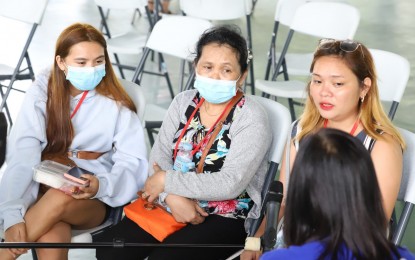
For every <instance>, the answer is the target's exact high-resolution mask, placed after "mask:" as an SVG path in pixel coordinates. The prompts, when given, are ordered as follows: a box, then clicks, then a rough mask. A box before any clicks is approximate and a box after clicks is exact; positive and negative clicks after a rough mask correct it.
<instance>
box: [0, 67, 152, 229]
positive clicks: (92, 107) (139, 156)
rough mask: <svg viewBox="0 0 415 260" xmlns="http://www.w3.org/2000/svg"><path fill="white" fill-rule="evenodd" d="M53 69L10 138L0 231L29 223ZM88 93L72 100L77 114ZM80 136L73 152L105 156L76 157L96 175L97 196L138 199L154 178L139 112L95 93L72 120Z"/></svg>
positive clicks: (31, 95) (37, 85)
mask: <svg viewBox="0 0 415 260" xmlns="http://www.w3.org/2000/svg"><path fill="white" fill-rule="evenodd" d="M48 74H49V71H43V72H42V73H41V74H40V75H38V77H37V79H36V81H35V82H34V83H33V85H32V86H31V87H30V88H29V90H28V91H27V93H26V95H25V99H24V102H23V104H22V107H21V109H20V112H19V115H18V117H17V120H16V122H15V124H14V125H13V127H12V129H11V133H10V135H9V137H8V140H7V154H6V162H7V168H6V170H5V172H4V176H3V178H2V180H1V183H0V230H1V229H3V230H6V229H7V228H9V227H10V226H12V225H14V224H17V223H20V222H24V220H23V216H24V215H25V213H26V210H27V209H28V207H29V206H30V205H32V204H33V203H34V202H35V200H36V198H37V195H38V190H39V184H38V183H37V182H34V181H33V179H32V177H33V166H35V165H36V164H38V163H39V162H40V157H41V152H42V150H43V149H44V148H45V147H46V144H47V139H46V129H45V124H46V100H47V94H46V92H47V84H48ZM81 96H82V94H80V95H78V96H76V97H73V98H72V99H71V111H72V110H73V109H74V108H75V106H76V105H77V103H78V101H79V99H80V98H81ZM72 125H73V127H74V131H75V136H74V138H73V141H72V144H71V146H70V150H80V151H93V152H103V153H105V154H103V155H102V156H101V157H99V158H98V159H96V160H82V159H77V158H71V159H73V161H74V162H75V163H76V164H77V165H78V166H79V167H82V168H84V169H86V170H88V171H91V172H93V173H95V176H96V177H97V178H98V179H99V190H98V192H97V194H96V196H95V198H97V199H99V200H101V201H103V202H104V203H106V204H108V205H110V206H112V207H115V206H120V205H123V204H125V203H127V202H129V201H131V200H132V199H134V198H135V197H136V193H137V191H138V190H140V189H142V187H143V185H144V182H145V180H146V179H147V177H148V161H147V151H146V146H145V141H144V133H143V127H142V125H141V123H140V120H139V118H138V116H137V114H136V113H134V112H132V111H131V110H129V109H128V108H126V107H124V106H121V105H120V104H118V103H117V102H115V101H114V100H112V99H110V98H107V97H105V96H102V95H100V94H98V93H96V92H95V91H89V93H88V94H87V96H86V98H85V100H84V101H83V103H82V104H81V106H80V108H79V110H78V112H77V113H76V114H75V116H74V117H73V118H72Z"/></svg>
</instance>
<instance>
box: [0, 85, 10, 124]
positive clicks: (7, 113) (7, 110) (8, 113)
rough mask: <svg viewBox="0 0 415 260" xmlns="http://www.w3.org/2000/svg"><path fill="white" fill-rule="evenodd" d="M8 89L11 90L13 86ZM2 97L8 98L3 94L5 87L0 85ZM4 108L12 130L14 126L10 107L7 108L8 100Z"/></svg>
mask: <svg viewBox="0 0 415 260" xmlns="http://www.w3.org/2000/svg"><path fill="white" fill-rule="evenodd" d="M8 87H10V88H11V86H8ZM0 95H1V97H2V99H5V98H7V97H5V95H4V92H3V85H0ZM3 108H4V110H5V111H6V116H7V120H8V121H9V125H10V128H11V127H12V126H13V121H12V116H11V115H10V110H9V107H8V106H7V100H5V101H4V106H3ZM0 111H1V110H0Z"/></svg>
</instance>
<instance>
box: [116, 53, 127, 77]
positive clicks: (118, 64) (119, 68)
mask: <svg viewBox="0 0 415 260" xmlns="http://www.w3.org/2000/svg"><path fill="white" fill-rule="evenodd" d="M114 58H115V63H116V64H117V66H118V70H119V71H120V76H121V78H122V79H125V76H124V72H123V70H122V68H121V63H120V59H119V58H118V55H117V54H116V53H114Z"/></svg>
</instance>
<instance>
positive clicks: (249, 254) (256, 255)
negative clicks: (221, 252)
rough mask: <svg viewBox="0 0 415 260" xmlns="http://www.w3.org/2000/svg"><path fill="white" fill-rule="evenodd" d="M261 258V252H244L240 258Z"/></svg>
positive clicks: (242, 259) (253, 259) (255, 259)
mask: <svg viewBox="0 0 415 260" xmlns="http://www.w3.org/2000/svg"><path fill="white" fill-rule="evenodd" d="M260 256H261V251H251V250H244V251H243V252H242V254H241V256H240V259H241V260H257V259H259V257H260Z"/></svg>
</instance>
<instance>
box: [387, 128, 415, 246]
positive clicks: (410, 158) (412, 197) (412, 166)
mask: <svg viewBox="0 0 415 260" xmlns="http://www.w3.org/2000/svg"><path fill="white" fill-rule="evenodd" d="M399 130H400V133H401V134H402V135H403V138H404V139H405V142H406V146H407V147H406V150H405V151H404V153H403V171H402V180H401V187H400V189H399V194H398V201H403V202H405V206H404V208H403V209H402V213H401V216H400V218H399V222H398V226H397V228H396V230H395V231H394V233H393V237H392V242H393V243H394V244H395V245H399V244H400V243H401V241H402V238H403V235H404V234H405V230H406V227H407V225H408V222H409V219H410V217H411V214H412V211H413V208H414V205H415V134H414V133H412V132H410V131H408V130H405V129H399Z"/></svg>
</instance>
